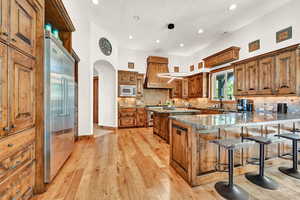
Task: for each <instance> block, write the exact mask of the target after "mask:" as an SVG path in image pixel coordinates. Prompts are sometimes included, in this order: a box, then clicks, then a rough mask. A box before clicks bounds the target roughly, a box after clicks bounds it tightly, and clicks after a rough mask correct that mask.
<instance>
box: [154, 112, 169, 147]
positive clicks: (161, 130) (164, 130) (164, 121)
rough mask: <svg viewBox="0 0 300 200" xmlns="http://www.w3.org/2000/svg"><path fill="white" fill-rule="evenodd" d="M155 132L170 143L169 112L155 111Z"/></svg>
mask: <svg viewBox="0 0 300 200" xmlns="http://www.w3.org/2000/svg"><path fill="white" fill-rule="evenodd" d="M153 133H155V134H156V135H158V136H159V137H161V138H162V139H164V140H165V141H166V142H167V143H169V141H170V136H169V134H170V132H169V114H161V113H159V114H157V113H154V117H153Z"/></svg>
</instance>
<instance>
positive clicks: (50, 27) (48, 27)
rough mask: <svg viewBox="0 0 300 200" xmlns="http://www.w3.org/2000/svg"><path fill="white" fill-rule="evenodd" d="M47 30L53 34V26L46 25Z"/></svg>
mask: <svg viewBox="0 0 300 200" xmlns="http://www.w3.org/2000/svg"><path fill="white" fill-rule="evenodd" d="M45 30H46V31H49V32H50V33H52V25H51V24H50V23H48V24H46V25H45Z"/></svg>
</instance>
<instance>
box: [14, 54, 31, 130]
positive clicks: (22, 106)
mask: <svg viewBox="0 0 300 200" xmlns="http://www.w3.org/2000/svg"><path fill="white" fill-rule="evenodd" d="M10 71H11V73H12V74H11V77H12V87H11V92H12V93H11V94H12V96H11V100H12V104H11V109H12V110H11V128H12V132H18V131H20V130H24V129H26V128H30V127H32V126H33V125H34V123H35V84H34V83H35V79H34V77H35V75H34V74H35V69H34V60H32V59H31V58H29V57H27V56H24V55H23V54H21V53H19V52H18V51H16V50H12V51H11V65H10Z"/></svg>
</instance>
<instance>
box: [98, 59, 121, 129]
mask: <svg viewBox="0 0 300 200" xmlns="http://www.w3.org/2000/svg"><path fill="white" fill-rule="evenodd" d="M95 77H96V79H98V125H99V126H104V127H116V126H117V72H116V69H115V67H114V66H113V65H112V64H111V63H110V62H108V61H106V60H98V61H96V62H95V63H94V78H95ZM93 83H94V81H93Z"/></svg>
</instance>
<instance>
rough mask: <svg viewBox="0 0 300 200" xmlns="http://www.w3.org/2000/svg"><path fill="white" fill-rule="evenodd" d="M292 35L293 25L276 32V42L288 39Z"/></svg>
mask: <svg viewBox="0 0 300 200" xmlns="http://www.w3.org/2000/svg"><path fill="white" fill-rule="evenodd" d="M292 37H293V27H292V26H290V27H288V28H285V29H283V30H280V31H278V32H277V33H276V42H277V43H279V42H282V41H285V40H289V39H291V38H292Z"/></svg>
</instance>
